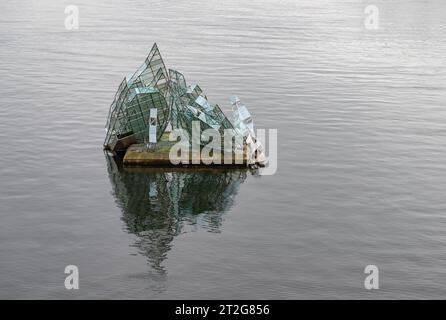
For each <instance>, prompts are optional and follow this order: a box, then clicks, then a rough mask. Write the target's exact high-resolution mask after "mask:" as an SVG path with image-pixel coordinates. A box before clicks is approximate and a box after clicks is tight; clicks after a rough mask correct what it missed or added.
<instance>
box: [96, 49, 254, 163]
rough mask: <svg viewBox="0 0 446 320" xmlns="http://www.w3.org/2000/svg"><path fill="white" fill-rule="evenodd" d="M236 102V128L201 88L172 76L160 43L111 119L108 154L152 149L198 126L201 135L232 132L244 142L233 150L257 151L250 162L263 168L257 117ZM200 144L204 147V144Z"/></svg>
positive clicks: (129, 81)
mask: <svg viewBox="0 0 446 320" xmlns="http://www.w3.org/2000/svg"><path fill="white" fill-rule="evenodd" d="M231 102H232V104H233V108H234V109H233V111H234V117H233V122H231V121H230V120H229V119H228V118H227V117H226V116H225V114H224V113H223V111H222V110H221V109H220V107H219V106H218V105H216V104H211V103H209V101H208V99H207V97H206V95H205V94H204V93H203V91H202V90H201V88H200V87H199V86H198V85H187V83H186V80H185V78H184V76H183V75H182V74H181V73H180V72H178V71H176V70H172V69H169V70H168V71H167V69H166V67H165V65H164V62H163V59H162V58H161V55H160V52H159V50H158V47H157V45H156V43H155V44H154V45H153V47H152V49H151V51H150V53H149V55H148V57H147V58H146V60H145V61H144V63H143V64H142V65H141V66H140V67H139V69H138V70H137V71H136V72H135V73H134V74H133V75H131V76H129V77H126V78H125V79H124V80H123V81H122V82H121V84H120V86H119V88H118V91H117V93H116V95H115V98H114V100H113V103H112V104H111V106H110V111H109V114H108V119H107V124H106V137H105V141H104V148H105V149H107V150H111V151H124V150H126V149H127V147H128V146H129V145H131V144H134V143H137V144H143V143H144V144H146V146H147V147H149V148H150V147H151V146H152V147H153V146H154V145H156V143H157V142H158V141H159V140H160V139H161V137H162V135H163V133H164V132H165V131H166V128H168V127H171V128H172V130H175V129H181V130H185V131H186V132H187V133H188V134H189V136H191V134H192V132H193V130H192V127H193V123H194V122H197V123H199V125H200V131H204V130H206V129H214V130H217V131H218V132H219V133H220V134H221V136H222V137H223V135H224V131H225V130H232V132H233V133H234V134H235V135H236V136H237V137H238V138H240V139H235V141H236V143H235V145H234V146H231V147H232V148H237V149H238V150H243V149H244V148H245V147H246V146H248V148H252V147H256V148H257V151H256V152H254V150H252V149H251V151H250V155H251V158H250V160H249V161H248V162H249V163H251V164H252V163H256V162H259V161H257V156H258V152H259V151H261V149H260V148H259V146H260V143H259V142H258V141H257V140H256V138H255V134H254V127H253V123H252V119H251V115H250V114H249V112H248V110H247V108H246V107H245V106H244V105H242V104H241V103H240V100H239V99H238V98H237V97H234V98H232V100H231ZM169 125H170V126H169ZM237 141H239V143H237ZM240 141H241V143H240ZM199 143H200V144H201V145H204V142H202V141H201V139H200V141H199Z"/></svg>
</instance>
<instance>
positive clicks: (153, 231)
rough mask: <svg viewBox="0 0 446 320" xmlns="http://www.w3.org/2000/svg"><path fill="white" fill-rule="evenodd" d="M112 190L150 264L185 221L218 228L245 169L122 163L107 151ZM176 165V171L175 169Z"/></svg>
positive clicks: (161, 257) (154, 263)
mask: <svg viewBox="0 0 446 320" xmlns="http://www.w3.org/2000/svg"><path fill="white" fill-rule="evenodd" d="M106 159H107V164H108V174H109V178H110V181H111V183H112V187H113V192H114V196H115V197H116V202H117V204H118V206H119V207H120V208H121V209H122V212H123V217H122V220H123V221H124V222H125V224H126V227H127V230H128V231H129V232H130V233H133V234H136V235H137V236H138V241H137V242H136V243H135V246H136V247H137V248H138V249H139V250H140V253H141V254H144V255H146V256H147V257H148V260H149V263H150V265H151V266H152V267H153V268H154V269H155V270H158V271H160V272H164V269H163V267H162V266H161V263H162V262H163V261H164V259H165V258H166V255H167V252H168V251H169V250H170V247H171V242H172V240H173V238H174V237H175V236H176V235H178V234H180V233H181V232H184V229H185V227H186V226H192V227H194V228H196V227H201V228H204V229H207V230H208V231H210V232H219V231H220V226H221V223H222V214H223V213H224V212H225V211H227V210H228V209H229V208H230V207H231V205H232V202H233V198H234V196H235V195H236V194H237V191H238V187H239V185H240V184H241V183H243V181H244V180H245V178H246V171H244V170H233V169H232V170H222V169H218V170H217V169H214V170H212V169H206V170H204V169H203V170H198V171H197V170H194V171H191V170H190V169H189V170H188V169H179V168H177V169H163V168H132V169H129V168H126V169H125V170H123V169H120V168H119V166H118V165H117V163H118V162H115V161H114V159H113V158H110V157H108V156H106ZM173 170H175V171H173Z"/></svg>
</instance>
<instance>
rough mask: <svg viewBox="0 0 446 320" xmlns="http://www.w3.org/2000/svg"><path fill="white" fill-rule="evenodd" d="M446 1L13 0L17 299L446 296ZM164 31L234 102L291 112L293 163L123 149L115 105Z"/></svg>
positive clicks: (0, 236) (10, 278)
mask: <svg viewBox="0 0 446 320" xmlns="http://www.w3.org/2000/svg"><path fill="white" fill-rule="evenodd" d="M70 4H75V5H78V6H79V10H80V27H79V30H75V31H68V30H66V29H65V27H64V20H65V17H66V14H65V13H64V10H65V7H66V6H67V5H70ZM368 4H375V5H377V6H378V8H379V9H380V28H379V29H378V30H367V29H366V28H365V27H364V24H363V21H364V18H365V14H364V8H365V7H366V6H367V5H368ZM445 15H446V2H444V1H442V0H424V1H423V0H410V1H408V0H404V1H403V0H395V1H382V0H376V1H372V3H370V2H369V1H358V0H339V1H330V0H318V1H316V0H300V1H292V0H283V1H272V0H271V1H267V0H260V1H245V2H244V3H241V2H239V1H236V0H230V1H217V0H206V1H204V0H203V1H184V0H175V1H173V0H165V1H142V0H141V1H105V0H101V1H94V3H93V2H92V1H87V0H76V1H55V0H54V1H50V0H42V1H24V0H22V1H14V3H9V2H6V1H2V2H1V4H0V17H1V19H0V44H1V49H0V80H1V85H0V141H1V142H2V152H1V156H0V159H1V166H0V177H1V180H0V216H1V218H0V219H1V223H0V298H8V299H14V298H25V299H30V298H45V299H47V298H50V299H54V298H64V299H65V298H66V299H80V298H86V299H92V298H107V299H109V298H111V299H119V298H124V299H127V298H136V299H162V298H167V299H170V298H176V299H185V298H189V299H194V298H230V299H233V298H240V299H242V298H261V299H270V298H275V299H293V298H298V299H303V298H305V299H306V298H323V299H327V298H334V299H344V298H367V299H369V298H370V299H381V298H445V297H446V249H445V244H446V198H445V190H446V125H445V122H446V58H445V56H446V20H445ZM153 42H157V44H158V46H159V48H160V50H161V53H162V55H163V57H164V60H165V62H166V64H167V65H168V67H172V68H175V69H177V70H179V71H181V72H182V73H184V74H185V76H186V79H187V80H189V81H191V82H196V83H199V84H200V86H201V87H202V88H203V89H204V90H205V92H206V94H207V96H208V98H209V99H210V100H211V101H212V102H214V103H218V104H219V105H221V106H222V108H223V110H229V103H228V97H229V96H230V95H232V94H237V95H238V96H239V97H240V98H241V99H242V101H244V102H245V104H246V105H247V106H248V107H249V108H250V110H251V112H252V114H253V116H254V120H255V124H256V126H257V127H260V128H277V129H278V139H279V141H278V149H279V155H278V158H279V161H278V171H277V173H276V174H275V175H273V176H261V177H259V176H255V175H252V174H251V173H250V172H244V171H228V172H227V171H218V172H190V171H186V172H184V171H180V172H163V171H160V170H136V171H122V170H119V169H118V168H117V167H116V164H114V163H113V162H110V161H108V160H107V158H106V157H105V156H104V154H103V152H102V142H103V139H104V134H105V132H104V124H105V120H106V117H107V112H108V108H109V105H110V103H111V102H112V100H113V96H114V93H115V91H116V89H117V87H118V85H119V83H120V81H121V80H122V78H123V77H124V76H125V75H127V74H129V73H131V72H133V71H135V70H136V68H137V67H138V66H139V65H140V64H141V63H142V61H143V60H144V59H145V57H146V55H147V54H148V52H149V50H150V48H151V46H152V44H153ZM153 185H155V187H152V186H153ZM172 199H176V200H172ZM69 264H74V265H77V266H78V267H79V272H80V289H79V290H71V291H68V290H66V289H65V287H64V280H65V276H66V275H65V274H64V268H65V266H66V265H69ZM368 264H375V265H377V266H378V267H379V270H380V289H379V290H374V291H368V290H365V289H364V285H363V281H364V278H365V276H366V275H365V274H364V268H365V266H366V265H368Z"/></svg>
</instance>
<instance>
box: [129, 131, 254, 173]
mask: <svg viewBox="0 0 446 320" xmlns="http://www.w3.org/2000/svg"><path fill="white" fill-rule="evenodd" d="M175 143H176V142H175V141H169V133H164V134H163V135H162V137H161V139H160V140H159V141H158V142H157V143H156V145H155V147H154V148H153V149H148V148H147V147H146V145H144V144H133V145H131V146H129V147H128V149H127V151H126V153H125V155H124V158H123V164H124V166H158V167H188V166H205V167H212V168H218V167H246V166H247V163H248V161H247V159H248V156H247V152H246V148H245V150H244V152H243V154H240V153H239V154H237V153H232V155H231V161H230V163H224V159H225V158H224V157H225V154H224V153H223V152H222V153H221V155H220V159H221V164H217V163H211V164H206V163H210V162H212V157H209V156H208V157H201V159H200V160H201V161H200V163H192V153H191V152H189V161H188V164H178V165H175V164H173V163H172V162H171V161H170V157H169V153H170V150H171V148H172V146H173V145H174V144H175ZM226 156H228V155H226Z"/></svg>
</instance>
